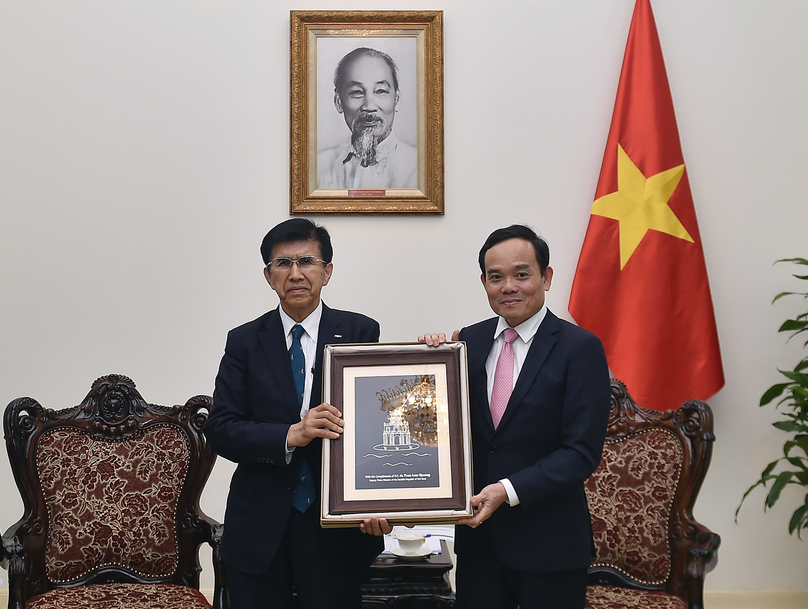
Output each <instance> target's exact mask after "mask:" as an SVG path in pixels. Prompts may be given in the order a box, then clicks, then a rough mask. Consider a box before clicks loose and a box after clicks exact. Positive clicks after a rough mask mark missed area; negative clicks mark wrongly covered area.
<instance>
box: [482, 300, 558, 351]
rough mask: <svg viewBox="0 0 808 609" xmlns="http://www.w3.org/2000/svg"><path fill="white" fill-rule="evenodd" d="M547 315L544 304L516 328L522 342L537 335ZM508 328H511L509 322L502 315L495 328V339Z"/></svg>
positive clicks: (528, 340)
mask: <svg viewBox="0 0 808 609" xmlns="http://www.w3.org/2000/svg"><path fill="white" fill-rule="evenodd" d="M546 315H547V305H546V304H544V305H542V307H541V309H539V311H538V312H537V313H535V314H534V315H532V316H531V317H528V318H527V319H526V320H525V321H523V322H522V323H521V324H519V325H518V326H516V327H515V328H514V330H516V332H517V334H519V338H521V339H522V342H525V343H527V342H530V341H531V340H532V339H533V337H534V336H536V332H538V331H539V326H540V325H541V322H543V321H544V318H545V316H546ZM506 328H510V326H509V325H508V322H507V321H505V318H504V317H500V318H499V321H497V328H496V330H494V340H496V339H497V338H499V336H500V334H502V333H503V332H504V331H505V329H506Z"/></svg>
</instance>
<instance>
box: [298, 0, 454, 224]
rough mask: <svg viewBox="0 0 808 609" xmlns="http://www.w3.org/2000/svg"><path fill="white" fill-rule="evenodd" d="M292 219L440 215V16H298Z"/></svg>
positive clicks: (307, 13)
mask: <svg viewBox="0 0 808 609" xmlns="http://www.w3.org/2000/svg"><path fill="white" fill-rule="evenodd" d="M290 135H291V151H290V155H291V159H290V161H291V162H290V212H291V213H292V214H318V213H321V214H326V213H327V214H348V213H352V214H358V213H418V214H442V213H443V212H444V197H443V13H442V11H291V134H290Z"/></svg>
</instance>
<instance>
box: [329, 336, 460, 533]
mask: <svg viewBox="0 0 808 609" xmlns="http://www.w3.org/2000/svg"><path fill="white" fill-rule="evenodd" d="M323 399H324V400H325V401H326V402H328V403H329V404H332V405H334V406H335V407H336V408H337V409H339V410H340V412H341V413H342V418H343V420H344V421H345V425H344V428H343V429H344V431H343V433H342V435H341V436H340V437H339V438H338V439H337V440H323V463H322V465H323V474H322V489H321V490H322V498H323V500H322V508H321V510H322V511H321V514H320V522H321V524H322V526H323V527H349V526H357V525H358V524H359V523H361V522H362V521H363V520H364V519H366V518H370V517H373V516H376V517H379V518H386V519H387V520H388V521H389V522H391V523H398V524H419V523H441V524H454V523H456V522H457V521H458V520H460V519H461V518H466V517H470V516H472V514H473V511H472V508H471V496H472V494H473V493H472V471H471V435H470V421H469V408H468V367H467V364H466V344H465V343H463V342H450V343H446V344H444V345H441V346H440V347H437V348H433V347H427V346H426V345H423V344H419V343H387V344H385V343H374V344H353V345H328V346H326V351H325V356H324V359H323Z"/></svg>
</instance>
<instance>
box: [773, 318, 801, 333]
mask: <svg viewBox="0 0 808 609" xmlns="http://www.w3.org/2000/svg"><path fill="white" fill-rule="evenodd" d="M806 326H808V321H799V320H797V319H787V320H785V321H784V322H783V325H782V326H780V329H779V330H777V331H778V332H792V331H794V330H803V329H804V328H805V327H806Z"/></svg>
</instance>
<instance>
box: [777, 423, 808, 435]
mask: <svg viewBox="0 0 808 609" xmlns="http://www.w3.org/2000/svg"><path fill="white" fill-rule="evenodd" d="M772 425H773V426H774V427H776V428H777V429H779V430H780V431H793V432H795V433H796V432H800V431H808V425H801V424H799V423H795V422H794V421H776V422H775V423H772Z"/></svg>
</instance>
